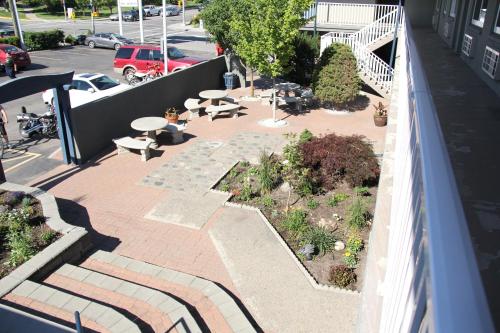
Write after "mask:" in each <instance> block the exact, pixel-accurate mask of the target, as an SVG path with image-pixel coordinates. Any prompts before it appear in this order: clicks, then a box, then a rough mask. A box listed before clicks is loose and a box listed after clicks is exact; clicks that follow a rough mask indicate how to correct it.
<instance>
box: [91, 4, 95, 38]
mask: <svg viewBox="0 0 500 333" xmlns="http://www.w3.org/2000/svg"><path fill="white" fill-rule="evenodd" d="M90 24H91V25H92V27H91V28H92V34H95V23H94V3H93V2H92V0H90Z"/></svg>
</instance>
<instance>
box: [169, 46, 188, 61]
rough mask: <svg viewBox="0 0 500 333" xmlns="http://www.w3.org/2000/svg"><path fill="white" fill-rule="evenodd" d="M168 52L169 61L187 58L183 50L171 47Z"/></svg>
mask: <svg viewBox="0 0 500 333" xmlns="http://www.w3.org/2000/svg"><path fill="white" fill-rule="evenodd" d="M167 50H168V58H169V59H180V58H184V57H185V56H186V55H185V54H184V53H182V52H181V50H179V49H178V48H175V47H169V48H168V49H167Z"/></svg>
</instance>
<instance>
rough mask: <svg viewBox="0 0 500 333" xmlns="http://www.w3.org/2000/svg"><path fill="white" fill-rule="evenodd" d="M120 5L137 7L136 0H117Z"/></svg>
mask: <svg viewBox="0 0 500 333" xmlns="http://www.w3.org/2000/svg"><path fill="white" fill-rule="evenodd" d="M119 2H120V6H121V7H138V6H139V5H138V0H119Z"/></svg>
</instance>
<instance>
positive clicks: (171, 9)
mask: <svg viewBox="0 0 500 333" xmlns="http://www.w3.org/2000/svg"><path fill="white" fill-rule="evenodd" d="M180 13H181V9H180V8H179V7H177V6H167V7H166V8H165V15H166V16H177V15H179V14H180Z"/></svg>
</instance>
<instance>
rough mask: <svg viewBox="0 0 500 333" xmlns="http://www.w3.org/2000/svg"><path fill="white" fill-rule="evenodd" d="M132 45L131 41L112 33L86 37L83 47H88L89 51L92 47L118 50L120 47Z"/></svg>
mask: <svg viewBox="0 0 500 333" xmlns="http://www.w3.org/2000/svg"><path fill="white" fill-rule="evenodd" d="M133 43H134V42H133V41H132V40H130V39H128V38H125V37H123V36H120V35H118V34H113V33H98V34H95V35H91V36H88V37H87V39H85V45H88V46H89V47H90V48H91V49H93V48H94V47H105V48H109V49H115V50H118V49H119V48H120V47H121V46H122V45H127V44H133Z"/></svg>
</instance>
